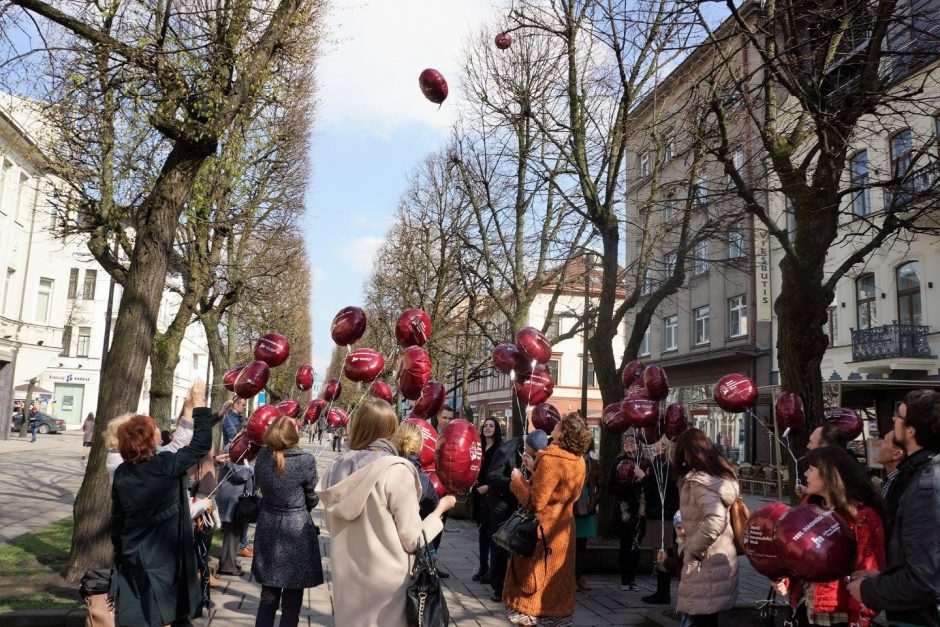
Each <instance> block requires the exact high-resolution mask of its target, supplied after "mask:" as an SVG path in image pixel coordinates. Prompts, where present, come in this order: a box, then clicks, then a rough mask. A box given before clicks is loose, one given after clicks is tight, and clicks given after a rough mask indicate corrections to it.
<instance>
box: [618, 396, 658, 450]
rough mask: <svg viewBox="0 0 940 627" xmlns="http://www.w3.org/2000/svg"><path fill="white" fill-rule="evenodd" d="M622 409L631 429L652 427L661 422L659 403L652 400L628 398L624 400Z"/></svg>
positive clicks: (639, 397) (637, 397)
mask: <svg viewBox="0 0 940 627" xmlns="http://www.w3.org/2000/svg"><path fill="white" fill-rule="evenodd" d="M622 407H623V415H624V417H625V419H626V421H627V423H628V424H629V425H630V426H631V427H636V428H638V429H642V428H644V427H652V426H653V425H655V424H656V422H657V421H658V420H659V403H657V402H656V401H654V400H652V399H649V398H643V397H642V396H628V397H627V398H625V399H624V401H623V403H622ZM657 439H659V438H657Z"/></svg>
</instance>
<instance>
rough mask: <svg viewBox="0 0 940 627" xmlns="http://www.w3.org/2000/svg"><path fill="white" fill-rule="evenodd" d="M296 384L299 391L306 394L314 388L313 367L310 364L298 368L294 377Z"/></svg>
mask: <svg viewBox="0 0 940 627" xmlns="http://www.w3.org/2000/svg"><path fill="white" fill-rule="evenodd" d="M294 384H295V385H297V389H298V390H300V391H302V392H305V391H307V390H309V389H310V388H312V387H313V366H311V365H310V364H300V365H299V366H297V374H296V375H295V376H294Z"/></svg>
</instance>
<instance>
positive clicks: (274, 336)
mask: <svg viewBox="0 0 940 627" xmlns="http://www.w3.org/2000/svg"><path fill="white" fill-rule="evenodd" d="M254 355H255V359H257V360H258V361H263V362H264V363H266V364H268V365H269V366H271V367H272V368H277V367H278V366H280V365H281V364H283V363H284V362H285V361H287V358H288V357H289V356H290V341H289V340H288V339H287V338H286V337H284V336H283V335H281V334H280V333H265V334H264V335H262V336H261V337H259V338H258V341H257V342H255V349H254Z"/></svg>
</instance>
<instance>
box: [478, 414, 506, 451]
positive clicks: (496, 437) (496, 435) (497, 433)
mask: <svg viewBox="0 0 940 627" xmlns="http://www.w3.org/2000/svg"><path fill="white" fill-rule="evenodd" d="M488 421H489V422H492V423H493V424H494V425H496V429H495V430H494V431H493V446H499V445H500V444H502V442H503V430H502V429H501V428H500V426H499V421H498V420H496V418H486V419H484V420H483V422H481V423H480V442H481V443H482V444H483V447H484V448H486V436H484V435H483V427H485V426H486V423H487V422H488Z"/></svg>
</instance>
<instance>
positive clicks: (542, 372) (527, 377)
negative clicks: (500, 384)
mask: <svg viewBox="0 0 940 627" xmlns="http://www.w3.org/2000/svg"><path fill="white" fill-rule="evenodd" d="M513 387H515V390H516V398H518V399H519V403H521V404H522V405H523V406H524V407H529V406H532V405H540V404H542V403H544V402H545V401H547V400H548V399H549V398H550V397H551V395H552V392H554V391H555V382H554V381H552V374H551V372H549V370H548V368H546V367H545V366H542V365H538V366H536V367H535V368H534V369H533V370H532V372H531V373H529V374H523V375H516V381H515V383H513Z"/></svg>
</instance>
